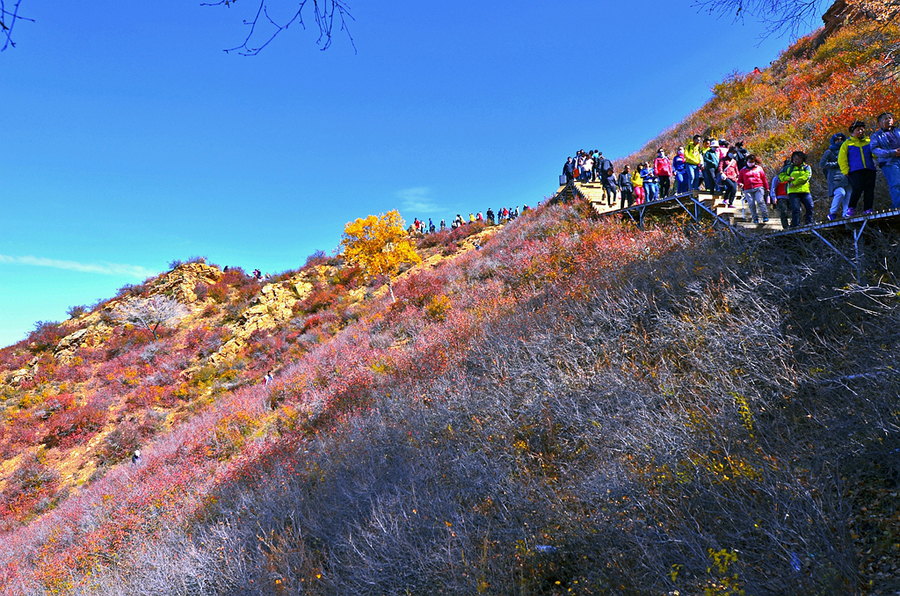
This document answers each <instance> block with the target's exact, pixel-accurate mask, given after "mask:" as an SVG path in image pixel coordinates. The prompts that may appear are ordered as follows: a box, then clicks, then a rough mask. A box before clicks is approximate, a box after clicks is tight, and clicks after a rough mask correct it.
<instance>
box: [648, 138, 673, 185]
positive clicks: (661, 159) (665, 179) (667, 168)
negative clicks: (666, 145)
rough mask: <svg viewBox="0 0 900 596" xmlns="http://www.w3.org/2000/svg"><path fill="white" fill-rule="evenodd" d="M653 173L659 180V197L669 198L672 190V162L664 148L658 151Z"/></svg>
mask: <svg viewBox="0 0 900 596" xmlns="http://www.w3.org/2000/svg"><path fill="white" fill-rule="evenodd" d="M653 173H654V174H655V175H656V177H657V178H658V179H659V196H660V197H667V196H669V190H670V189H671V188H672V162H671V161H670V160H669V158H668V157H666V152H665V151H664V150H663V148H662V147H660V148H659V149H657V150H656V159H655V160H653Z"/></svg>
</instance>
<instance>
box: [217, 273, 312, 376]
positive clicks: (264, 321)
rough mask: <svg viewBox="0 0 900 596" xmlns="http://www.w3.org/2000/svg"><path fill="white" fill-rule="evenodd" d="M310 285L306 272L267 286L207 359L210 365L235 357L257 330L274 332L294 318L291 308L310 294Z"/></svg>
mask: <svg viewBox="0 0 900 596" xmlns="http://www.w3.org/2000/svg"><path fill="white" fill-rule="evenodd" d="M312 289H313V283H312V282H311V281H310V277H309V275H308V274H307V273H301V274H300V275H297V276H294V277H292V278H290V279H289V280H286V281H281V282H276V283H270V284H266V285H264V286H263V287H262V290H260V292H259V294H258V295H257V296H256V297H255V298H254V299H253V302H252V303H251V304H250V306H248V307H247V308H246V309H245V310H244V312H242V313H241V316H240V319H239V320H238V322H237V323H236V324H235V325H233V326H231V332H232V337H231V339H229V340H228V341H227V342H225V343H224V344H222V347H221V348H219V350H218V351H217V352H216V353H215V354H213V355H212V356H210V357H209V363H210V364H214V365H217V364H220V363H222V362H224V361H226V360H230V359H231V358H234V357H235V356H236V355H237V354H238V352H240V351H241V348H243V347H244V346H245V345H246V344H247V339H248V338H249V337H250V336H251V335H252V334H253V333H254V332H256V331H261V330H265V329H274V328H275V327H278V326H279V325H281V324H282V323H284V322H286V321H289V320H290V319H291V318H293V316H294V310H293V309H294V306H295V305H296V304H297V303H298V302H300V301H302V300H305V299H306V297H307V296H309V294H310V292H312Z"/></svg>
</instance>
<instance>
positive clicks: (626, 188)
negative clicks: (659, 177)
mask: <svg viewBox="0 0 900 596" xmlns="http://www.w3.org/2000/svg"><path fill="white" fill-rule="evenodd" d="M619 192H620V193H621V195H620V196H621V197H622V198H621V202H620V203H619V209H625V207H626V205H625V202H626V201H628V205H627V206H628V207H631V205H632V204H633V203H634V185H633V184H632V183H631V168H630V167H629V166H628V165H626V166H625V168H624V169H623V170H622V173H621V174H619Z"/></svg>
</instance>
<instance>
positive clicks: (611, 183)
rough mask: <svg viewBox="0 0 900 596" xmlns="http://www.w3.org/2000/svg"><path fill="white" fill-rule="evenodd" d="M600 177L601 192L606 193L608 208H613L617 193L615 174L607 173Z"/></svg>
mask: <svg viewBox="0 0 900 596" xmlns="http://www.w3.org/2000/svg"><path fill="white" fill-rule="evenodd" d="M602 179H603V192H604V193H606V196H607V199H608V200H609V206H610V208H611V209H614V208H615V206H616V196H617V195H618V192H617V190H618V188H617V187H618V184H616V176H615V174H612V173H607V175H606V176H603V177H602Z"/></svg>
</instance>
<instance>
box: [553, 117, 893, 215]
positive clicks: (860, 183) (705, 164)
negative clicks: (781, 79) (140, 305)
mask: <svg viewBox="0 0 900 596" xmlns="http://www.w3.org/2000/svg"><path fill="white" fill-rule="evenodd" d="M877 122H878V127H879V128H878V129H877V130H876V131H874V132H873V133H872V134H871V136H869V134H868V128H867V125H866V123H865V122H863V121H861V120H857V121H855V122H853V123H852V124H851V125H850V126H849V127H848V132H849V133H850V136H847V135H845V134H844V133H836V134H834V135H832V137H831V139H830V141H831V142H830V144H829V146H828V148H827V149H826V150H825V153H824V154H823V155H822V158H821V160H820V161H819V169H820V170H821V175H823V176H824V177H825V180H826V181H827V184H828V200H829V201H830V207H829V210H828V216H827V217H828V220H830V221H833V220H835V219H838V218H840V217H852V216H854V215H859V214H866V215H868V214H871V213H873V208H874V201H875V182H876V172H877V170H876V163H877V165H878V166H879V167H880V168H881V171H882V174H883V175H884V178H885V181H886V182H887V186H888V190H889V193H890V198H891V208H892V209H900V135H898V132H897V131H896V130H895V124H894V116H893V114H891V113H889V112H885V113H883V114H881V115H879V116H878V118H877ZM807 159H808V156H807V155H806V153H804V152H803V151H794V152H793V153H791V156H790V158H789V159H786V160H785V161H784V162H783V163H782V164H780V166H778V167H777V168H775V169H773V170H771V176H767V175H766V172H765V170H764V168H763V164H762V163H761V160H760V159H759V158H758V157H757V156H756V155H754V154H753V153H751V152H750V151H749V150H748V149H747V148H745V147H744V143H743V141H738V142H736V143H734V144H733V145H732V144H731V143H729V142H728V141H727V140H726V139H715V138H703V137H702V136H700V135H694V136H693V137H692V138H691V140H690V141H689V142H687V143H686V144H684V145H683V146H679V147H677V148H676V149H675V151H674V152H673V156H672V157H671V158H669V157H668V155H667V154H666V151H665V150H664V149H663V148H662V147H660V148H659V149H658V150H657V153H656V158H655V159H654V160H653V161H652V162H643V163H639V164H635V166H634V169H632V167H631V165H625V166H624V167H623V168H622V170H621V171H620V172H618V174H617V173H616V171H615V166H614V164H613V163H612V162H611V161H610V160H609V159H606V158H605V157H603V153H602V152H601V151H597V150H594V151H584V150H580V151H578V152H577V153H576V154H575V156H574V157H569V158H568V159H567V160H566V163H565V165H564V166H563V171H562V175H561V176H560V183H561V184H562V183H566V184H567V183H571V182H575V181H577V182H581V183H593V184H598V183H599V184H600V186H601V189H602V193H601V197H600V203H601V204H604V205H609V206H610V207H616V203H617V202H618V208H620V209H624V208H627V207H631V206H632V205H641V204H644V203H647V202H652V201H659V200H663V199H665V198H666V197H669V196H671V195H673V194H680V193H686V192H689V191H691V190H699V189H701V188H702V189H703V190H706V191H709V192H715V193H721V194H722V195H723V197H722V198H723V201H724V202H725V204H726V205H727V206H729V207H732V206H734V201H735V199H736V197H737V193H738V191H739V190H740V191H741V195H742V200H743V201H744V203H743V205H742V207H743V208H744V209H749V211H750V216H751V218H752V220H753V222H754V223H760V222H762V223H765V222H768V221H769V209H770V208H772V207H774V208H775V209H776V210H777V212H778V215H779V217H780V219H781V225H782V227H784V228H788V227H797V226H799V225H800V217H801V211H802V216H803V220H804V223H805V224H812V223H813V196H812V194H811V192H810V180H811V179H812V177H813V170H812V167H811V166H810V165H809V164H808V163H807ZM860 198H861V199H862V207H861V208H860V207H859V200H860ZM789 215H790V219H789V218H788V216H789Z"/></svg>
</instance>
